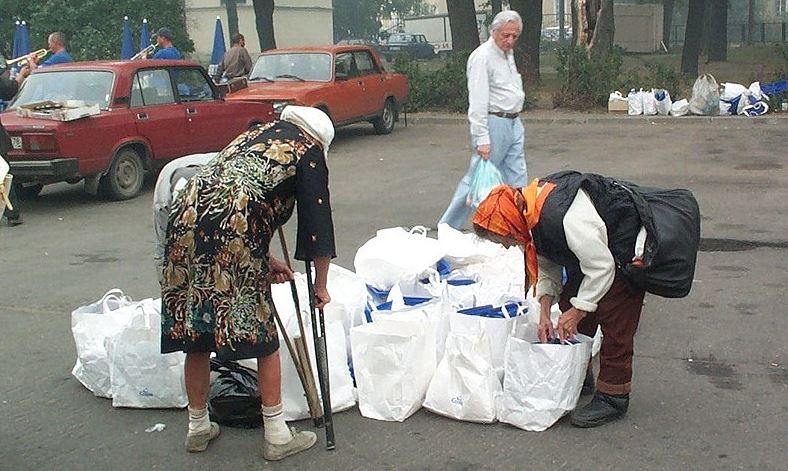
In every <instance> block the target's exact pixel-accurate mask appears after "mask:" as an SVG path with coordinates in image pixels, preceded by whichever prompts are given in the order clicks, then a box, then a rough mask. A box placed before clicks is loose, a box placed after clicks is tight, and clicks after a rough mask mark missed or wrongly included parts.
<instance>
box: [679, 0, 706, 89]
mask: <svg viewBox="0 0 788 471" xmlns="http://www.w3.org/2000/svg"><path fill="white" fill-rule="evenodd" d="M705 7H706V0H689V8H688V9H687V30H686V31H685V32H684V49H683V50H682V51H681V73H683V74H685V75H689V76H693V77H697V76H698V57H700V46H701V38H702V37H703V13H704V11H705V9H706V8H705Z"/></svg>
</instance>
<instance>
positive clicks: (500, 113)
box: [490, 111, 520, 119]
mask: <svg viewBox="0 0 788 471" xmlns="http://www.w3.org/2000/svg"><path fill="white" fill-rule="evenodd" d="M490 114H492V115H495V116H497V117H499V118H509V119H514V118H516V117H518V116H520V113H504V112H503V111H490Z"/></svg>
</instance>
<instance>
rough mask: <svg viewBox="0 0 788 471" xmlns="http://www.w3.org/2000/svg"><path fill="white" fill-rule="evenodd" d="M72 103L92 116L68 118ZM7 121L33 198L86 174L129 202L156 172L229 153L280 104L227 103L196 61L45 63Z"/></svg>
mask: <svg viewBox="0 0 788 471" xmlns="http://www.w3.org/2000/svg"><path fill="white" fill-rule="evenodd" d="M44 102H50V104H42V103H44ZM53 105H54V106H53ZM69 106H72V107H74V108H73V110H74V111H78V110H80V109H89V110H92V112H91V113H89V114H90V115H89V116H87V117H80V118H79V119H74V120H63V119H64V115H63V114H62V113H60V112H61V111H63V110H66V109H68V107H69ZM45 107H46V108H48V109H43V108H45ZM57 107H60V109H59V110H58V109H57ZM58 113H60V114H58ZM0 119H2V123H3V126H4V127H5V129H6V131H8V134H9V135H10V137H11V143H12V149H11V150H10V151H9V152H8V155H7V156H6V160H8V163H9V164H10V166H11V173H12V174H13V175H14V181H15V182H19V183H20V184H21V185H22V186H21V193H22V194H23V196H25V197H31V196H34V195H36V194H38V192H40V191H41V189H42V187H43V186H44V185H45V184H48V183H55V182H62V181H65V182H69V183H76V182H79V181H81V180H85V185H86V187H87V188H88V189H89V191H90V192H94V191H95V190H96V189H98V188H99V187H100V188H101V189H102V190H103V192H104V193H105V194H106V195H107V196H109V197H110V198H112V199H128V198H133V197H134V196H136V195H137V193H139V191H140V189H141V188H142V183H143V178H144V175H145V172H146V171H147V170H153V169H156V168H158V167H161V166H163V165H164V164H165V163H167V162H168V161H170V160H172V159H174V158H176V157H180V156H183V155H188V154H195V153H201V152H212V151H218V150H221V149H222V148H224V147H225V146H226V145H227V144H228V143H229V142H230V141H231V140H233V139H234V138H235V137H236V136H238V135H239V134H240V133H241V132H243V131H245V130H247V129H248V128H250V127H251V126H253V125H256V124H259V123H265V122H268V121H271V120H273V119H274V113H273V107H272V106H271V104H270V103H260V102H257V103H255V102H248V101H225V100H224V98H223V97H222V94H221V93H220V92H219V91H218V90H217V88H216V86H215V85H214V84H213V82H212V81H211V80H210V79H209V78H208V74H207V73H206V71H205V69H204V68H203V67H201V66H200V65H199V64H196V63H194V62H191V61H183V60H178V61H175V60H134V61H123V62H119V61H100V62H75V63H72V64H62V65H56V66H51V67H42V68H39V69H37V70H36V71H35V72H33V73H32V74H30V76H29V77H28V78H27V79H26V80H25V82H24V84H23V85H22V88H21V89H20V90H19V93H18V94H17V96H16V97H15V98H14V100H13V101H12V102H11V103H10V104H9V109H8V110H7V111H6V112H4V113H3V114H2V115H0Z"/></svg>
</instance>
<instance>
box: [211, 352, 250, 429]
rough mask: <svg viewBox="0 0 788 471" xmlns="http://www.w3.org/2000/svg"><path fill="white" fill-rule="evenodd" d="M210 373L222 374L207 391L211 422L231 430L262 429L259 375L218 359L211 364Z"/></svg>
mask: <svg viewBox="0 0 788 471" xmlns="http://www.w3.org/2000/svg"><path fill="white" fill-rule="evenodd" d="M211 370H212V371H216V372H218V373H219V377H218V378H216V381H214V382H213V384H212V385H211V389H210V390H209V391H208V413H209V414H210V416H211V420H213V421H214V422H216V423H219V424H221V425H227V426H229V427H240V428H257V427H260V426H262V425H263V419H262V415H261V414H260V405H261V403H260V389H259V388H258V386H257V373H256V372H255V371H253V370H250V369H249V368H244V367H243V366H241V365H239V364H238V363H236V362H233V361H224V362H222V361H219V360H216V359H212V360H211Z"/></svg>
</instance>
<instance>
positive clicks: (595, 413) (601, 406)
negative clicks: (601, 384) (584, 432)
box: [572, 392, 629, 428]
mask: <svg viewBox="0 0 788 471" xmlns="http://www.w3.org/2000/svg"><path fill="white" fill-rule="evenodd" d="M628 407H629V394H623V395H621V396H611V395H609V394H604V393H601V392H597V393H596V394H594V398H593V399H591V402H589V403H588V404H586V406H585V407H583V408H582V409H580V410H578V411H575V412H574V413H573V414H572V425H574V426H575V427H581V428H590V427H598V426H600V425H604V424H606V423H608V422H612V421H614V420H618V419H620V418H622V417H624V415H625V414H626V413H627V408H628Z"/></svg>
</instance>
